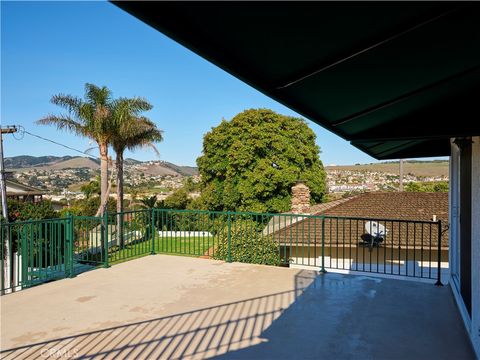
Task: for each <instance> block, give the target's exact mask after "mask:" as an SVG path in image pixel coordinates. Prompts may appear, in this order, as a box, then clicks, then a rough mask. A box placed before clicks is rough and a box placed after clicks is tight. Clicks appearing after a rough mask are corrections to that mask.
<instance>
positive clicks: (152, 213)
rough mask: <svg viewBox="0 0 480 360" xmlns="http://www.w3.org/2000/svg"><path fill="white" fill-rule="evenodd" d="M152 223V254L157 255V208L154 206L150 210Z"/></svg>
mask: <svg viewBox="0 0 480 360" xmlns="http://www.w3.org/2000/svg"><path fill="white" fill-rule="evenodd" d="M150 225H151V231H150V236H151V237H152V251H151V253H150V254H151V255H155V209H154V208H152V209H151V212H150Z"/></svg>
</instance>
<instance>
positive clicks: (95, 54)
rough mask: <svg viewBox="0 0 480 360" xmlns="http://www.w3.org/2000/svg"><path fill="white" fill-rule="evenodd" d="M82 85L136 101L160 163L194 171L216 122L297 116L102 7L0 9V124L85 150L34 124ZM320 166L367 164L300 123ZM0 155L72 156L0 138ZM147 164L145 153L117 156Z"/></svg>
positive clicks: (341, 143)
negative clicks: (251, 113)
mask: <svg viewBox="0 0 480 360" xmlns="http://www.w3.org/2000/svg"><path fill="white" fill-rule="evenodd" d="M86 82H90V83H94V84H97V85H106V86H108V87H109V88H110V89H111V90H112V91H113V93H114V94H113V95H114V96H115V97H119V96H143V97H145V98H147V99H148V100H149V101H150V102H151V103H152V104H153V105H154V109H153V110H152V111H150V112H149V113H147V114H148V116H149V117H150V118H151V119H152V120H154V121H155V122H156V123H157V125H158V126H159V127H160V128H161V129H163V130H164V135H165V140H164V142H162V143H161V144H159V146H158V148H159V150H160V153H161V155H160V158H161V159H162V160H166V161H171V162H174V163H176V164H181V165H195V160H196V158H197V157H198V156H199V155H200V153H201V149H202V139H203V135H204V134H205V133H206V132H207V131H209V130H210V129H211V128H212V127H213V126H216V125H217V124H218V123H219V122H220V121H221V120H222V118H225V119H231V118H232V117H233V116H235V115H236V114H237V113H239V112H241V111H242V110H244V109H248V108H259V107H266V108H271V109H273V110H274V111H277V112H280V113H282V114H287V115H297V114H296V113H295V112H293V111H291V110H289V109H288V108H286V107H284V106H283V105H281V104H279V103H277V102H276V101H274V100H271V99H270V98H268V97H266V96H265V95H263V94H261V93H260V92H258V91H257V90H255V89H253V88H251V87H250V86H248V85H246V84H244V83H243V82H241V81H240V80H237V79H236V78H234V77H233V76H231V75H229V74H227V73H226V72H224V71H223V70H221V69H219V68H217V67H216V66H214V65H212V64H210V63H209V62H207V61H206V60H203V59H202V58H200V57H199V56H197V55H195V54H194V53H192V52H191V51H189V50H187V49H186V48H184V47H182V46H181V45H178V44H177V43H175V42H174V41H172V40H170V39H169V38H167V37H166V36H164V35H163V34H161V33H159V32H158V31H156V30H154V29H152V28H150V27H149V26H147V25H145V24H144V23H142V22H140V21H139V20H137V19H136V18H134V17H132V16H130V15H128V14H127V13H125V12H123V11H122V10H120V9H118V8H117V7H115V6H114V5H112V4H110V3H106V2H4V1H2V2H1V113H0V116H1V122H2V125H3V126H5V125H10V124H16V125H22V126H23V127H25V129H26V130H28V131H30V132H32V133H35V134H38V135H41V136H44V137H47V138H50V139H52V140H55V141H58V142H62V143H65V144H67V145H69V146H72V147H74V148H78V149H80V150H85V149H87V148H89V147H92V146H93V145H92V144H89V143H88V141H86V140H84V139H81V138H78V137H75V136H73V135H70V134H68V133H64V132H58V131H56V130H55V129H54V128H50V127H45V126H37V125H35V124H34V122H35V121H36V120H37V119H39V118H41V117H43V116H45V115H47V114H49V113H59V109H58V108H57V107H55V106H54V105H51V104H50V102H49V101H50V98H51V96H52V95H53V94H58V93H66V94H73V95H77V96H83V88H84V84H85V83H86ZM308 123H309V125H310V127H311V128H312V129H313V130H314V131H315V133H316V134H317V143H318V145H319V146H320V147H321V149H322V153H321V155H320V157H321V159H322V161H323V162H324V164H326V165H328V164H332V163H334V164H352V163H357V162H359V163H363V162H373V161H374V159H373V158H372V157H370V156H368V155H366V154H364V153H362V152H361V151H359V150H357V149H356V148H354V147H353V146H351V145H350V144H349V143H348V142H347V141H345V140H343V139H341V138H339V137H337V136H336V135H333V134H331V133H329V132H328V131H326V130H324V129H323V128H321V127H320V126H318V125H317V124H315V123H313V122H310V121H308ZM4 151H5V155H6V156H14V155H36V156H39V155H78V154H76V153H74V152H71V151H69V150H67V149H64V148H61V147H58V146H57V145H54V144H50V143H47V142H45V141H42V140H40V139H36V138H32V137H30V136H28V135H25V137H24V138H23V140H15V139H14V138H13V137H12V136H7V137H6V138H5V141H4ZM126 155H127V156H128V157H133V158H136V159H139V160H148V159H156V156H155V154H153V153H152V152H151V151H147V150H140V151H136V152H135V153H134V154H131V153H129V154H126Z"/></svg>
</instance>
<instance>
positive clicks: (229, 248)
mask: <svg viewBox="0 0 480 360" xmlns="http://www.w3.org/2000/svg"><path fill="white" fill-rule="evenodd" d="M227 262H229V263H230V262H232V223H231V220H230V211H227Z"/></svg>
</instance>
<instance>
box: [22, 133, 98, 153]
mask: <svg viewBox="0 0 480 360" xmlns="http://www.w3.org/2000/svg"><path fill="white" fill-rule="evenodd" d="M18 129H19V132H20V133H21V134H22V135H23V134H28V135H30V136H33V137H36V138H38V139H41V140H44V141H48V142H50V143H52V144H55V145H58V146H62V147H64V148H66V149H69V150H72V151H75V152H78V153H80V154H82V155H86V156H88V157H91V158H95V159H100V158H99V157H98V156H95V155H91V154H89V153H87V152H85V151H82V150H78V149H75V148H73V147H71V146H68V145H65V144H62V143H59V142H58V141H55V140H50V139H47V138H46V137H43V136H40V135H37V134H33V133H31V132H30V131H27V130H25V128H24V127H23V126H18ZM21 139H23V137H22V138H20V139H17V140H21Z"/></svg>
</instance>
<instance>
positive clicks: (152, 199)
mask: <svg viewBox="0 0 480 360" xmlns="http://www.w3.org/2000/svg"><path fill="white" fill-rule="evenodd" d="M140 202H141V203H142V207H144V208H145V209H153V208H154V207H155V204H156V203H157V195H152V196H145V197H144V198H143V199H140Z"/></svg>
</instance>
